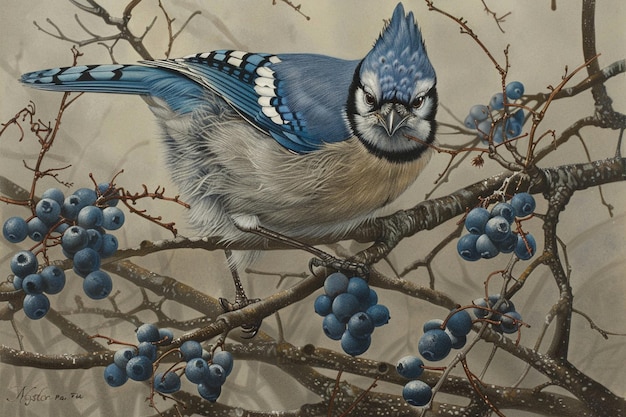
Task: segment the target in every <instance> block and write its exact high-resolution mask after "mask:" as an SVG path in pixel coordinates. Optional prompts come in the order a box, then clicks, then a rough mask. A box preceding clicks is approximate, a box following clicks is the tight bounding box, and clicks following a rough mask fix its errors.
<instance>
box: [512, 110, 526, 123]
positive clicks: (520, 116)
mask: <svg viewBox="0 0 626 417" xmlns="http://www.w3.org/2000/svg"><path fill="white" fill-rule="evenodd" d="M524 117H525V115H524V110H522V109H519V110H518V111H516V112H515V113H513V120H515V121H516V122H517V123H519V125H520V126H522V125H523V124H524Z"/></svg>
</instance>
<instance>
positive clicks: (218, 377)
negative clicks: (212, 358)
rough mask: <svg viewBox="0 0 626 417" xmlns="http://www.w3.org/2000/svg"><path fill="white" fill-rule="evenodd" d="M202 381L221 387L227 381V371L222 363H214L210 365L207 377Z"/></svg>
mask: <svg viewBox="0 0 626 417" xmlns="http://www.w3.org/2000/svg"><path fill="white" fill-rule="evenodd" d="M201 382H204V383H205V384H207V385H210V386H212V387H221V386H222V385H224V382H226V371H225V370H224V368H222V365H219V364H217V363H212V364H211V365H209V368H208V374H207V377H206V379H205V380H203V381H201Z"/></svg>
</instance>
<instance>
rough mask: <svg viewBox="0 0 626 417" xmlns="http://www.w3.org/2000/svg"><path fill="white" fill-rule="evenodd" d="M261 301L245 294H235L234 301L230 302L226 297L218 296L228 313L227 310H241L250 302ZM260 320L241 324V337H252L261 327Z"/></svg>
mask: <svg viewBox="0 0 626 417" xmlns="http://www.w3.org/2000/svg"><path fill="white" fill-rule="evenodd" d="M259 301H261V299H260V298H248V297H246V295H245V294H243V295H241V294H237V295H236V296H235V301H233V302H231V301H229V300H227V299H226V298H221V297H220V304H221V305H222V308H223V309H224V312H226V313H228V312H229V311H237V310H241V309H242V308H244V307H247V306H249V305H251V304H254V303H258V302H259ZM261 323H262V321H258V322H256V323H251V324H244V325H242V326H241V332H242V337H243V338H244V339H252V338H253V337H254V336H256V334H257V333H258V332H259V329H260V328H261Z"/></svg>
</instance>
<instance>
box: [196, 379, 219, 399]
mask: <svg viewBox="0 0 626 417" xmlns="http://www.w3.org/2000/svg"><path fill="white" fill-rule="evenodd" d="M221 393H222V387H220V386H217V387H212V386H210V385H208V384H205V383H200V384H198V394H200V396H201V397H202V398H204V399H205V400H207V401H210V402H212V403H214V402H215V401H217V399H218V398H219V396H220V394H221Z"/></svg>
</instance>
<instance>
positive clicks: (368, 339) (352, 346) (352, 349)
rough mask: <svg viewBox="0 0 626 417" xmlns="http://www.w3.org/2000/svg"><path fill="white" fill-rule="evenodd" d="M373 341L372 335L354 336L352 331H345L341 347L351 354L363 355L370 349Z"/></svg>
mask: <svg viewBox="0 0 626 417" xmlns="http://www.w3.org/2000/svg"><path fill="white" fill-rule="evenodd" d="M371 343H372V336H371V335H367V336H365V337H360V338H357V337H354V336H353V335H352V334H351V333H350V332H347V331H346V332H344V333H343V335H342V336H341V348H342V349H343V351H344V352H346V353H347V354H348V355H350V356H358V355H362V354H363V353H365V352H366V351H367V349H369V347H370V345H371Z"/></svg>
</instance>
